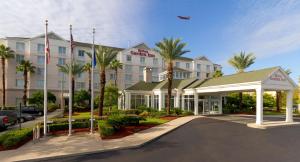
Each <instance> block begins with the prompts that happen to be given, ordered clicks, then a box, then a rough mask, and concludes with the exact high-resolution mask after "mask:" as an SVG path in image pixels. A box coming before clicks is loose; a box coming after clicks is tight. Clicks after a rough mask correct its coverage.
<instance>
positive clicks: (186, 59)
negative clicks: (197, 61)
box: [176, 57, 193, 61]
mask: <svg viewBox="0 0 300 162" xmlns="http://www.w3.org/2000/svg"><path fill="white" fill-rule="evenodd" d="M176 60H183V61H193V59H192V58H189V57H179V58H177V59H176Z"/></svg>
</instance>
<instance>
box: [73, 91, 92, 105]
mask: <svg viewBox="0 0 300 162" xmlns="http://www.w3.org/2000/svg"><path fill="white" fill-rule="evenodd" d="M89 99H90V94H89V92H88V91H86V90H80V91H78V92H75V94H74V103H75V104H76V105H78V106H81V107H87V105H88V104H87V103H88V101H89Z"/></svg>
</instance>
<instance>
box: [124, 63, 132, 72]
mask: <svg viewBox="0 0 300 162" xmlns="http://www.w3.org/2000/svg"><path fill="white" fill-rule="evenodd" d="M124 70H125V73H131V72H132V66H131V65H125V66H124Z"/></svg>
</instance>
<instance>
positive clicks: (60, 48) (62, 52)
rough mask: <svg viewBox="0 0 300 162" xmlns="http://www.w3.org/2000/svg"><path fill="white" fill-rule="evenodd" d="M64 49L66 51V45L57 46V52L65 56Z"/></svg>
mask: <svg viewBox="0 0 300 162" xmlns="http://www.w3.org/2000/svg"><path fill="white" fill-rule="evenodd" d="M66 51H67V49H66V47H58V54H59V55H60V56H65V55H66Z"/></svg>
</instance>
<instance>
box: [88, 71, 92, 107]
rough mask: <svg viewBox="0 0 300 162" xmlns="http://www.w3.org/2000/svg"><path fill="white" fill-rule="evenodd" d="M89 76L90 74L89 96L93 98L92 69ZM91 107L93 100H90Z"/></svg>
mask: <svg viewBox="0 0 300 162" xmlns="http://www.w3.org/2000/svg"><path fill="white" fill-rule="evenodd" d="M88 74H89V89H88V91H89V95H90V96H91V95H92V89H91V88H92V79H91V78H92V70H91V69H89V70H88ZM89 106H91V100H89Z"/></svg>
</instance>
